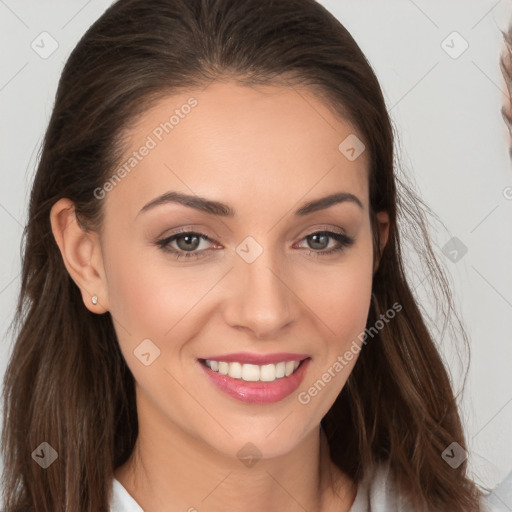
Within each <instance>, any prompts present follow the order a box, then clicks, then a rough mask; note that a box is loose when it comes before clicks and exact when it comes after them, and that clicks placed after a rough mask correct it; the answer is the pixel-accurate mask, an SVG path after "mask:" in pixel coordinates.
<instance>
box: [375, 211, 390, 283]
mask: <svg viewBox="0 0 512 512" xmlns="http://www.w3.org/2000/svg"><path fill="white" fill-rule="evenodd" d="M376 217H377V229H378V230H379V239H380V252H381V254H382V251H383V250H384V247H386V244H387V243H388V238H389V215H388V212H386V211H381V212H377V213H376ZM379 264H380V258H379V259H377V258H376V261H375V265H374V269H373V272H374V273H375V272H377V269H378V268H379Z"/></svg>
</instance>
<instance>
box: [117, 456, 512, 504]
mask: <svg viewBox="0 0 512 512" xmlns="http://www.w3.org/2000/svg"><path fill="white" fill-rule="evenodd" d="M112 485H113V497H112V503H111V507H110V512H144V510H143V509H142V507H141V506H140V505H139V504H138V503H137V502H136V501H135V500H134V499H133V498H132V496H131V495H130V494H129V493H128V491H127V490H126V489H125V488H124V487H123V486H122V484H121V482H119V481H118V480H117V479H115V478H114V481H113V484H112ZM402 506H403V504H401V503H400V499H399V497H398V496H397V495H396V493H395V492H394V489H393V485H392V479H391V478H389V466H388V465H384V466H381V467H379V469H378V470H377V473H376V475H375V478H374V479H373V481H372V482H370V485H369V483H368V481H367V480H364V481H363V482H361V484H360V485H359V487H358V489H357V494H356V499H355V500H354V503H353V504H352V507H351V508H350V511H349V512H394V511H396V510H400V511H401V512H408V510H407V509H406V508H401V507H402ZM483 506H484V509H483V511H482V512H510V510H512V471H511V472H510V473H509V474H508V475H507V477H506V478H505V480H503V482H501V484H500V485H498V486H497V487H496V488H495V489H494V490H493V492H492V493H490V494H489V495H487V496H485V498H484V502H483Z"/></svg>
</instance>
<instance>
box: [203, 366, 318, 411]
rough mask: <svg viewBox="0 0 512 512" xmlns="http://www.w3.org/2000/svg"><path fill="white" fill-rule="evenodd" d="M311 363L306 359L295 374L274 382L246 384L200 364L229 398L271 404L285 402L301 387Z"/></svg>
mask: <svg viewBox="0 0 512 512" xmlns="http://www.w3.org/2000/svg"><path fill="white" fill-rule="evenodd" d="M310 361H311V359H310V358H308V359H305V360H304V361H302V363H301V364H300V366H299V367H298V368H297V370H295V372H294V373H292V374H291V375H289V376H288V377H282V378H280V379H276V380H274V381H273V382H261V381H258V382H246V381H245V380H242V379H233V377H230V376H229V375H222V374H220V373H219V372H215V371H213V370H211V369H210V368H208V367H207V366H205V365H204V364H203V363H201V362H200V361H198V364H199V366H201V368H202V369H203V371H204V372H205V373H206V375H207V377H208V378H209V379H210V381H211V382H212V383H213V384H215V386H217V388H219V389H220V390H221V391H223V392H224V393H226V394H228V395H229V396H232V397H233V398H236V399H237V400H240V401H241V402H247V403H253V404H270V403H274V402H279V401H280V400H283V398H286V397H287V396H288V395H290V394H291V393H293V392H294V391H295V390H296V389H297V388H298V387H299V386H300V383H301V382H302V380H303V379H304V375H305V374H306V370H307V368H308V365H309V362H310Z"/></svg>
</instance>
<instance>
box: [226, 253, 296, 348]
mask: <svg viewBox="0 0 512 512" xmlns="http://www.w3.org/2000/svg"><path fill="white" fill-rule="evenodd" d="M283 266H284V265H282V264H278V262H277V260H276V258H275V257H273V256H272V254H271V252H270V251H264V252H263V253H262V254H261V255H260V256H259V257H258V258H257V259H256V260H255V261H253V262H252V263H247V262H246V261H244V260H242V259H238V261H236V263H235V268H234V269H233V271H232V272H231V276H230V282H229V283H227V288H226V290H227V291H226V293H227V294H228V299H227V301H226V307H225V309H224V314H225V320H226V322H227V323H228V324H229V325H230V326H231V327H234V328H236V329H238V330H241V331H246V332H247V333H248V334H250V335H251V336H252V337H255V338H257V339H274V338H278V337H279V336H280V335H281V334H282V331H283V329H284V328H285V327H289V326H290V325H291V324H293V323H294V322H296V321H297V319H298V317H299V304H300V300H299V299H298V297H297V295H296V294H295V293H294V291H293V282H290V281H291V277H290V276H291V274H290V273H289V272H285V270H284V269H283Z"/></svg>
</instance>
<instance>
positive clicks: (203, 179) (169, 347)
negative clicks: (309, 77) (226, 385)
mask: <svg viewBox="0 0 512 512" xmlns="http://www.w3.org/2000/svg"><path fill="white" fill-rule="evenodd" d="M190 96H193V97H194V98H195V99H196V100H197V102H198V103H197V106H196V107H195V108H193V109H192V110H191V112H190V113H189V114H188V115H186V116H184V118H183V119H180V122H179V124H177V125H176V126H175V127H174V129H173V130H172V131H171V132H170V133H169V134H164V137H163V138H162V141H157V142H158V144H157V146H156V147H155V148H153V149H151V151H150V152H149V154H147V156H145V157H144V158H143V159H141V161H140V162H139V163H138V164H137V166H136V167H134V168H133V170H132V171H131V172H130V173H129V174H127V175H126V176H125V177H124V178H123V179H122V180H121V181H120V182H119V183H118V184H117V185H116V186H115V187H113V189H112V190H110V191H109V192H108V193H106V194H105V197H104V199H101V201H103V204H102V207H103V208H104V209H105V222H104V225H103V226H102V229H101V233H96V232H92V231H89V232H86V231H83V230H82V229H81V228H80V226H79V225H78V224H77V222H76V219H75V215H74V210H73V204H72V203H71V202H70V201H69V200H68V199H61V200H60V201H58V202H57V203H56V204H55V205H54V207H53V209H52V212H51V224H52V229H53V233H54V236H55V239H56V242H57V244H58V246H59V248H60V250H61V253H62V257H63V260H64V263H65V265H66V268H67V270H68V272H69V273H70V275H71V277H72V278H73V280H74V281H75V282H76V284H77V285H78V286H79V288H80V290H81V293H82V296H83V301H84V304H85V307H87V308H88V309H89V310H90V311H92V312H94V313H97V314H103V313H105V312H107V311H108V312H110V314H111V315H112V317H113V319H114V325H115V329H116V333H117V336H118V340H119V344H120V347H121V350H122V353H123V355H124V357H125V359H126V363H127V365H128V366H129V368H130V370H131V371H132V373H133V376H134V378H135V381H136V395H137V411H138V420H139V437H138V440H137V443H136V446H135V449H134V452H133V454H132V457H131V458H130V459H129V460H128V461H127V463H126V464H124V465H123V466H122V467H120V468H117V470H116V472H115V476H116V478H117V479H118V480H119V481H120V482H121V483H122V484H123V485H124V487H125V488H126V489H127V490H128V492H129V493H130V494H131V495H132V496H133V497H134V498H135V500H136V501H137V502H138V503H139V504H140V505H141V507H142V508H143V509H144V510H145V511H146V512H150V511H161V512H167V511H178V510H180V511H186V510H194V509H197V510H198V511H208V512H217V511H219V512H220V511H226V510H243V511H244V512H260V511H262V510H267V511H274V510H275V511H278V510H287V511H290V512H294V511H301V512H303V511H304V510H308V511H327V510H337V511H342V510H345V511H348V510H349V509H350V507H351V505H352V503H353V501H354V498H355V493H356V488H355V486H354V485H353V482H352V481H351V479H350V478H349V477H348V476H347V475H345V474H344V473H343V472H341V471H340V470H339V469H337V468H336V467H335V466H334V465H333V464H332V463H331V462H330V459H329V457H328V455H327V452H326V448H327V447H326V445H325V444H324V442H325V440H324V439H323V437H321V436H320V421H321V419H322V417H323V416H324V415H325V414H326V412H327V411H328V410H329V408H330V407H331V405H332V404H333V402H334V400H335V399H336V397H337V395H338V394H339V392H340V390H341V389H342V388H343V386H344V384H345V382H346V380H347V378H348V376H349V374H350V372H351V371H352V369H353V367H354V365H355V363H356V360H357V357H354V359H353V360H352V361H350V362H349V363H348V364H347V365H346V366H345V367H344V368H343V369H342V371H340V372H338V373H337V374H336V377H335V378H333V379H332V380H331V381H330V382H329V383H328V384H327V385H326V386H325V388H323V389H322V390H321V391H320V392H319V393H318V394H317V395H316V396H314V397H312V398H311V401H310V402H309V403H308V404H305V405H304V404H302V403H300V402H299V400H298V395H299V393H300V392H303V391H307V390H308V389H309V388H310V387H311V386H312V385H313V384H314V383H315V382H316V381H317V380H318V379H320V378H321V376H322V374H324V372H326V371H327V370H328V369H329V368H330V367H332V365H333V363H334V362H335V361H336V360H337V357H338V356H339V355H342V354H344V353H345V351H346V350H347V349H349V348H350V346H351V344H352V342H353V341H354V340H356V341H358V335H359V334H360V333H362V332H363V331H364V330H365V327H366V320H367V316H368V311H369V307H370V299H371V288H372V276H373V273H374V271H375V269H376V265H374V259H373V258H374V254H373V247H372V232H371V225H370V216H369V187H368V152H367V151H365V152H363V153H362V154H361V155H360V156H359V157H358V158H356V159H355V160H353V161H350V160H349V159H347V158H346V157H345V155H343V154H342V153H341V152H340V151H339V150H338V146H339V144H340V143H341V142H342V141H343V140H344V139H345V138H346V137H347V136H348V135H350V134H354V133H356V131H355V130H354V128H353V127H352V126H351V125H350V124H348V123H347V122H345V121H344V120H343V119H340V118H339V116H337V115H335V113H334V112H333V111H331V110H330V109H329V108H328V107H327V106H326V105H324V103H323V102H322V101H321V100H320V99H319V98H318V97H317V96H315V95H314V93H313V92H312V91H311V90H307V89H305V88H301V89H298V88H292V87H284V86H283V87H278V86H258V87H255V88H251V87H246V86H242V85H238V84H237V83H236V82H234V81H225V82H214V83H212V84H211V85H209V86H208V87H207V88H206V89H204V90H199V91H193V92H191V91H188V92H187V94H185V93H183V94H179V95H175V96H172V97H166V98H165V99H163V100H160V101H159V102H158V104H156V105H154V106H153V107H152V108H151V109H150V110H148V111H146V112H145V113H144V115H143V116H141V117H140V118H139V119H138V121H137V124H136V125H134V126H133V127H132V128H131V130H130V131H129V133H128V139H127V141H128V143H127V151H126V156H127V158H128V157H129V155H130V154H131V153H132V152H133V151H134V150H137V149H138V148H140V146H141V145H143V144H144V143H145V141H146V140H147V137H148V135H151V134H152V133H153V132H154V130H155V128H156V127H158V126H159V124H160V123H162V122H163V121H165V120H167V119H169V116H170V115H171V114H172V113H173V111H174V110H175V109H176V108H180V106H182V105H184V104H185V103H186V102H187V100H188V99H189V98H190ZM153 138H155V137H154V136H153ZM155 140H156V139H155ZM170 191H177V192H182V193H186V194H191V195H197V196H201V197H204V198H208V199H211V200H215V201H220V202H222V203H225V204H227V205H229V206H230V207H231V208H232V209H233V210H234V212H235V215H234V216H233V217H229V218H228V217H220V216H215V215H212V214H210V213H206V212H203V211H198V210H195V209H193V208H191V207H187V206H184V205H181V204H176V203H167V204H161V205H159V206H156V207H154V208H151V209H148V210H147V211H143V212H141V209H142V208H143V206H144V205H146V204H147V203H149V202H150V201H152V200H153V199H155V198H156V197H158V196H160V195H162V194H164V193H166V192H170ZM335 192H346V193H350V194H353V195H354V196H356V197H357V198H358V199H359V200H360V202H361V205H362V207H360V206H359V205H357V204H356V203H355V202H352V201H344V202H340V203H338V204H334V205H332V206H330V207H328V208H325V209H322V210H319V211H316V212H313V213H310V214H308V215H306V216H296V215H295V211H296V210H297V209H298V208H299V207H300V206H302V205H303V204H305V203H307V202H309V201H312V200H315V199H318V198H321V197H324V196H328V195H331V194H333V193H335ZM378 219H379V229H380V235H381V244H382V247H384V245H385V243H386V241H387V237H388V229H389V222H388V216H387V214H386V213H385V212H380V213H379V214H378ZM180 229H183V230H185V231H193V232H200V233H203V234H204V235H206V236H207V237H208V238H209V240H203V239H199V240H200V241H199V242H198V243H196V244H195V246H194V247H195V248H194V247H193V249H192V251H188V252H194V253H195V254H196V255H197V254H199V253H202V255H201V256H199V257H197V258H189V259H185V258H184V257H182V258H180V259H177V258H176V257H175V255H174V254H173V253H171V252H169V251H165V250H164V249H163V248H161V247H159V246H158V245H157V243H156V242H157V241H158V240H161V239H164V238H166V237H169V236H170V235H172V234H174V233H176V231H178V230H180ZM326 230H327V231H333V232H341V233H344V234H346V236H348V237H351V238H353V240H354V241H353V243H352V244H351V245H349V246H346V247H343V248H342V250H341V251H338V252H334V253H331V254H322V252H325V251H326V250H329V249H332V248H335V247H339V246H340V244H339V242H337V241H336V240H335V239H334V238H330V237H320V238H316V239H315V237H311V236H309V235H311V234H314V233H317V232H319V231H326ZM248 236H250V237H252V238H253V239H254V240H256V241H257V243H258V244H259V246H261V248H262V249H263V252H262V253H261V254H260V255H259V256H258V257H257V258H256V259H255V260H254V261H253V262H252V263H248V262H247V261H246V260H244V258H242V257H241V256H240V255H239V253H237V251H236V248H237V247H238V246H239V245H240V244H241V243H242V242H243V241H244V240H245V239H246V237H248ZM188 240H189V241H188V242H187V240H186V239H184V238H183V237H182V238H181V239H177V240H174V241H172V242H170V243H169V247H171V248H174V249H175V250H176V251H179V252H181V253H182V254H183V253H185V252H187V248H190V245H187V244H191V242H190V239H188ZM192 242H194V240H192ZM192 245H193V243H192ZM251 250H253V249H251ZM93 295H97V296H98V304H97V305H93V303H92V302H91V297H92V296H93ZM145 339H150V340H151V342H152V343H153V344H154V345H155V346H156V347H158V349H159V350H160V355H159V357H157V358H156V359H154V361H153V362H152V363H151V364H150V365H144V364H143V363H142V362H141V360H140V359H139V358H138V357H136V355H135V354H134V350H136V348H137V347H138V346H139V345H140V343H141V342H142V340H145ZM86 342H87V340H84V343H86ZM358 344H359V345H360V344H361V343H360V342H359V341H358ZM363 350H364V348H363ZM243 351H246V352H254V353H258V354H268V353H275V352H292V353H304V354H309V355H310V357H311V361H310V365H309V368H308V370H307V373H306V376H305V379H304V381H303V382H302V384H301V386H300V387H299V389H298V390H297V391H296V392H294V393H292V394H291V395H289V396H287V397H286V398H284V399H283V400H280V401H278V402H275V403H271V404H250V403H243V402H241V401H238V400H236V399H234V398H232V397H230V396H228V395H226V394H224V393H223V392H221V391H220V390H218V389H217V388H216V387H214V386H213V385H212V384H211V383H210V381H209V379H207V378H206V376H205V375H204V372H203V370H202V368H201V367H200V366H199V363H198V358H206V357H208V356H214V355H216V354H225V353H232V352H243ZM369 392H371V390H369ZM247 443H252V445H254V446H255V447H257V449H258V450H259V453H261V459H259V460H257V462H256V463H255V464H254V465H252V466H251V467H247V466H246V465H245V464H244V463H242V462H241V460H240V459H239V458H238V456H237V453H238V452H239V450H241V449H242V448H243V447H244V446H245V445H246V444H247ZM333 484H336V489H333Z"/></svg>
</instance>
